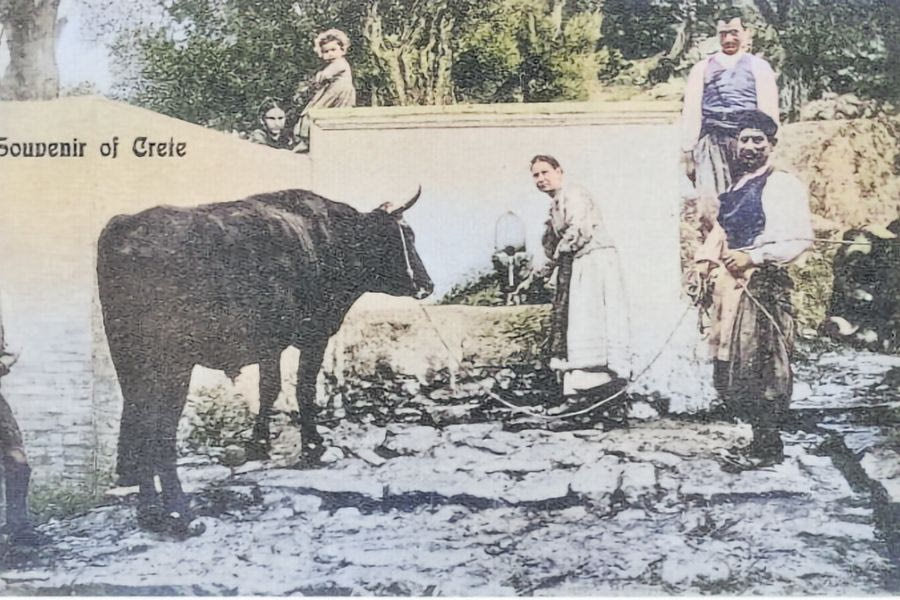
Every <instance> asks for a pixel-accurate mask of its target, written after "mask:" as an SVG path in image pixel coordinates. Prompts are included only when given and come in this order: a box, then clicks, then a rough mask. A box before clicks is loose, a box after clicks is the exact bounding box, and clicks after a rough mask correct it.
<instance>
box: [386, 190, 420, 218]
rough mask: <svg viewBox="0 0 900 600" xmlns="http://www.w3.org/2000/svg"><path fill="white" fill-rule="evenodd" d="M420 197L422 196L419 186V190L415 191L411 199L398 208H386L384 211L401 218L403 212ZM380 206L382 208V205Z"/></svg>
mask: <svg viewBox="0 0 900 600" xmlns="http://www.w3.org/2000/svg"><path fill="white" fill-rule="evenodd" d="M421 195H422V186H421V185H420V186H419V189H417V190H416V194H415V195H414V196H413V197H412V198H410V199H409V200H407V201H406V202H405V203H403V205H402V206H400V207H399V208H394V207H393V206H391V207H390V208H388V209H386V210H387V212H389V213H390V214H392V215H393V216H395V217H401V216H403V213H404V212H406V211H407V210H409V209H410V208H412V205H413V204H415V203H416V202H417V201H418V199H419V196H421ZM388 204H390V203H388ZM382 206H384V205H382Z"/></svg>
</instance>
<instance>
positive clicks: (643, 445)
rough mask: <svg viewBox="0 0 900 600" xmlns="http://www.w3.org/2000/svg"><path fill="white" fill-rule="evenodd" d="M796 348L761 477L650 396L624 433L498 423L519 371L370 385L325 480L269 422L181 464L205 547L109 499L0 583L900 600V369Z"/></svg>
mask: <svg viewBox="0 0 900 600" xmlns="http://www.w3.org/2000/svg"><path fill="white" fill-rule="evenodd" d="M806 353H807V359H806V360H803V361H801V362H800V364H799V368H798V376H797V379H798V380H799V382H800V383H799V384H798V386H797V391H796V394H795V402H794V405H793V408H794V409H795V410H794V415H795V419H794V422H793V423H792V424H791V425H790V426H789V427H788V429H789V431H786V432H785V433H784V434H783V437H784V439H785V442H786V454H787V458H786V460H785V462H784V463H783V464H781V465H779V466H776V467H773V468H769V469H763V470H759V471H748V472H744V473H741V474H729V473H725V472H723V471H722V470H721V469H720V464H721V459H720V458H719V452H720V451H721V450H722V449H724V448H727V447H729V446H731V445H733V444H736V443H746V442H747V441H748V437H749V429H748V428H747V427H746V426H741V425H735V424H731V423H727V422H725V421H720V420H713V419H700V418H696V417H694V418H677V417H674V416H662V417H658V416H654V413H655V412H656V409H658V408H660V406H659V405H651V404H650V403H647V402H636V403H635V404H634V405H633V407H632V409H631V410H632V415H633V417H634V416H640V415H643V416H645V417H648V418H647V419H644V420H640V419H635V418H632V419H631V426H630V427H628V428H622V427H611V426H610V425H609V424H608V423H607V424H606V425H604V423H603V422H599V423H598V422H596V419H594V420H593V422H584V421H582V422H576V423H574V424H573V423H571V422H559V421H553V420H546V419H543V418H532V417H527V416H522V415H521V414H519V415H513V414H512V413H511V412H510V411H508V410H507V409H505V408H503V407H502V405H500V404H497V403H496V402H495V401H494V400H493V398H492V396H493V395H497V394H500V395H501V396H503V392H505V391H509V390H513V391H515V388H516V386H515V385H512V384H511V383H510V382H511V381H512V380H515V379H516V378H518V377H522V376H524V375H523V374H522V373H516V372H515V371H511V373H512V375H510V372H506V373H504V374H502V375H501V374H500V373H493V374H490V375H486V374H484V373H481V374H480V375H483V376H482V377H475V378H473V379H472V380H471V381H458V382H456V385H455V386H453V387H451V386H449V385H446V386H440V385H437V386H432V387H431V388H423V387H422V386H420V385H418V384H416V383H415V382H413V381H389V380H385V381H374V382H371V381H370V382H367V383H368V387H365V388H364V387H356V388H352V389H351V388H350V387H348V388H347V389H345V390H344V391H343V392H342V394H341V396H340V397H341V398H342V401H341V402H340V403H339V405H337V406H334V405H332V406H330V407H329V408H328V410H327V411H326V412H328V413H329V414H330V416H333V417H343V418H340V419H337V418H333V419H331V420H328V421H327V426H325V427H323V434H324V435H325V437H326V439H327V440H328V442H329V444H330V446H331V449H330V450H329V452H328V454H327V455H326V459H327V460H328V461H329V462H328V464H327V465H325V466H324V467H322V468H320V469H316V470H305V471H304V470H295V469H291V468H287V464H288V463H289V462H290V460H291V459H292V458H293V457H294V456H295V452H296V446H297V442H298V440H297V438H296V433H295V432H294V430H293V428H292V427H290V425H288V424H287V423H285V421H286V420H287V419H286V417H283V416H282V417H281V420H282V422H283V423H282V425H283V427H281V431H282V433H281V435H280V436H279V438H278V440H276V443H275V449H274V452H273V454H274V456H273V460H271V461H267V462H265V463H263V462H250V463H246V464H243V465H241V466H239V467H226V466H223V465H222V464H220V460H216V459H215V456H216V455H217V456H219V458H220V459H221V457H222V455H223V453H222V452H221V451H220V452H218V453H216V452H213V453H212V454H213V455H214V456H213V457H212V458H211V457H210V455H209V453H206V454H198V453H194V454H190V455H188V456H186V457H185V458H184V459H183V460H182V464H181V468H180V471H181V473H182V479H183V480H184V482H185V484H186V487H187V488H188V490H189V491H191V492H193V494H194V506H195V508H196V511H197V514H198V515H199V517H198V519H197V521H198V523H201V524H202V525H203V526H205V531H204V532H203V533H202V534H200V535H198V536H195V537H190V538H187V539H183V540H176V539H172V538H169V537H164V536H160V535H156V534H151V533H146V532H143V531H141V530H139V529H137V527H136V526H135V523H134V496H133V494H129V492H130V491H131V490H117V491H116V493H115V494H114V495H110V496H109V501H108V504H107V505H106V506H102V507H99V508H96V509H94V510H91V511H90V512H88V513H86V514H83V515H79V516H76V517H72V518H69V519H66V520H62V521H52V522H50V523H48V524H46V525H44V526H42V531H43V532H44V533H45V534H46V535H48V536H49V537H50V539H51V540H52V544H51V545H48V546H46V547H43V548H40V549H38V550H37V551H34V552H18V551H17V552H12V553H10V555H8V556H7V569H6V570H4V571H3V572H2V573H0V578H2V580H3V581H4V582H5V583H6V589H5V593H8V594H18V593H22V594H61V595H69V594H92V595H105V594H122V595H125V594H241V595H255V594H267V595H286V594H315V595H331V594H341V595H347V594H367V595H372V594H375V595H405V594H414V595H438V594H440V595H513V594H518V595H532V594H533V595H583V594H626V593H627V594H658V593H669V594H676V593H677V594H683V593H690V594H703V593H724V594H743V593H747V594H750V593H752V594H828V595H832V594H833V595H837V594H876V593H886V592H896V591H898V590H900V584H898V581H900V580H898V562H897V557H898V553H897V541H896V539H894V538H893V537H892V532H893V531H894V530H895V529H896V526H895V523H894V522H893V521H892V520H891V519H892V515H896V510H895V509H896V506H897V502H900V493H898V492H900V472H898V471H900V468H898V467H897V465H898V464H900V463H898V461H897V460H896V459H897V454H896V448H897V439H896V433H895V431H896V426H897V420H896V415H897V410H898V406H897V405H898V402H897V397H898V383H900V377H898V376H897V373H898V372H900V358H897V357H887V356H883V355H876V354H869V353H857V352H852V351H848V350H840V349H836V348H834V347H830V346H829V347H823V348H819V349H813V348H808V349H807V350H806ZM504 382H505V383H504ZM531 383H534V382H531ZM513 396H515V394H513ZM364 398H374V399H376V400H377V402H369V403H368V404H367V403H366V401H365V400H364ZM520 400H521V402H523V403H528V402H531V401H533V399H529V398H528V396H527V395H525V394H523V395H520ZM386 407H387V408H386ZM892 511H893V512H892ZM892 523H894V525H892Z"/></svg>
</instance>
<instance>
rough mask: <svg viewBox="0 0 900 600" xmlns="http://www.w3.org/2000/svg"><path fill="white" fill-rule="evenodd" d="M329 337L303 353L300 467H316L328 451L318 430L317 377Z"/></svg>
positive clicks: (299, 376) (299, 389) (299, 392)
mask: <svg viewBox="0 0 900 600" xmlns="http://www.w3.org/2000/svg"><path fill="white" fill-rule="evenodd" d="M327 345H328V338H325V339H316V340H314V341H311V342H309V343H308V344H307V345H305V346H304V347H303V349H301V350H300V366H299V368H298V370H297V405H298V406H299V407H300V435H301V437H302V439H303V447H302V450H301V453H300V464H299V466H300V467H303V468H306V467H314V466H316V465H318V464H319V459H320V458H321V457H322V454H323V453H324V452H325V448H324V446H323V444H322V441H323V440H322V436H321V435H319V432H318V431H317V430H316V422H317V421H318V412H319V407H318V406H316V377H318V375H319V369H320V368H321V367H322V358H323V357H324V356H325V347H326V346H327Z"/></svg>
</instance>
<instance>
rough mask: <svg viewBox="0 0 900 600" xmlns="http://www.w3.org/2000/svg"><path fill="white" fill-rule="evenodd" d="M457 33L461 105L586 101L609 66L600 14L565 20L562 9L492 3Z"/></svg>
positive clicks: (538, 0)
mask: <svg viewBox="0 0 900 600" xmlns="http://www.w3.org/2000/svg"><path fill="white" fill-rule="evenodd" d="M492 4H493V10H491V11H489V12H488V13H487V14H482V15H481V16H480V18H479V19H478V20H476V21H474V22H473V24H472V26H471V27H469V28H467V29H466V30H464V31H463V32H462V35H461V37H460V39H459V45H458V51H457V55H456V58H455V61H454V70H453V75H454V84H455V86H456V91H457V95H458V97H459V98H460V99H462V100H467V101H473V102H486V101H488V102H498V101H499V102H510V101H523V100H524V101H526V102H550V101H555V100H585V99H587V96H588V91H589V87H590V84H591V82H593V81H595V80H596V78H597V73H598V71H599V70H600V69H601V67H604V66H605V65H606V64H607V63H608V62H609V53H608V52H606V51H605V50H604V49H602V48H600V46H599V42H600V26H601V21H602V18H601V15H600V13H599V12H590V11H583V12H576V13H574V14H571V15H565V14H564V13H563V11H562V3H559V2H555V3H553V5H550V4H549V3H548V2H546V1H544V0H506V1H503V2H496V1H495V2H493V3H492Z"/></svg>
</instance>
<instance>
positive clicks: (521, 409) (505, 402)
mask: <svg viewBox="0 0 900 600" xmlns="http://www.w3.org/2000/svg"><path fill="white" fill-rule="evenodd" d="M881 239H882V241H885V242H893V243H900V239H884V238H881ZM798 241H804V242H814V243H821V244H838V245H846V246H857V245H862V244H863V242H859V241H854V240H832V239H827V238H791V239H788V240H778V242H775V241H771V242H763V243H762V244H758V245H755V246H748V247H746V248H741V250H742V251H746V250H753V249H755V248H760V247H762V246H766V245H769V244H774V243H779V242H798ZM742 290H743V292H744V293H746V294H747V297H748V298H750V300H751V301H752V302H753V303H754V304H756V306H757V307H759V309H760V310H761V311H762V312H763V314H764V315H765V316H766V318H768V319H769V321H771V323H772V325H773V326H774V327H775V331H777V332H778V337H779V340H780V341H781V343H782V345H785V346H786V345H787V339H786V338H785V335H784V333H783V332H782V331H781V328H780V327H779V325H778V322H777V321H776V320H775V317H773V316H772V314H771V313H770V312H769V311H768V310H767V309H766V308H765V307H764V306H763V305H762V304H761V303H760V302H759V300H757V299H756V297H754V296H753V294H751V293H750V290H748V289H747V286H746V285H743V286H742ZM419 308H421V309H422V312H423V313H424V314H425V318H426V319H427V320H428V322H429V324H430V325H431V328H432V329H433V330H434V333H435V335H436V336H437V338H438V340H439V341H440V342H441V344H442V345H443V346H444V349H445V350H446V351H447V355H448V356H449V357H450V358H452V359H453V362H454V363H456V366H457V368H461V367H462V365H461V363H460V360H459V359H458V358H456V355H454V354H453V352H452V351H451V350H450V346H449V345H448V344H447V342H446V341H445V340H444V337H443V336H442V335H441V332H440V329H438V327H437V324H436V323H435V322H434V320H433V319H432V318H431V315H430V314H429V313H428V311H427V310H425V307H424V306H423V305H422V304H419ZM692 308H693V306H691V305H688V306H687V307H686V308H685V309H684V311H682V313H681V316H680V317H678V321H677V322H676V323H675V327H674V328H672V331H671V332H669V335H668V336H667V337H666V340H665V341H664V342H663V344H662V346H661V347H660V349H659V350H658V351H657V352H656V354H655V355H654V356H653V358H652V359H650V362H648V363H647V364H646V366H644V368H643V369H641V370H640V371H639V372H638V374H637V375H635V376H634V377H631V378H630V379H629V380H628V383H627V385H625V386H624V387H623V388H622V389H620V390H619V391H617V392H615V393H613V394H611V395H610V396H607V397H606V398H603V399H601V400H598V401H597V402H594V403H593V404H591V405H590V406H587V407H585V408H582V409H579V410H574V411H570V412H566V413H560V414H557V415H546V414H542V413H538V412H535V411H533V410H530V409H529V408H527V407H525V406H520V405H517V404H514V403H512V402H509V401H508V400H505V399H503V398H501V397H500V396H499V395H497V394H496V393H494V392H488V393H487V395H488V397H490V398H491V399H492V400H494V401H496V402H498V403H500V404H502V405H503V406H505V407H507V408H509V409H510V410H512V411H514V412H518V413H522V414H525V415H528V416H530V417H534V418H536V419H542V420H545V421H555V420H559V419H568V418H571V417H577V416H580V415H584V414H587V413H590V412H593V411H595V410H597V409H598V408H600V407H601V406H603V405H605V404H608V403H609V402H612V401H613V400H615V399H616V398H618V397H619V396H621V395H622V394H624V393H625V392H627V391H629V390H630V389H632V387H633V385H634V384H635V383H637V382H638V380H640V378H641V377H643V376H644V375H645V374H646V373H647V371H649V370H650V368H651V367H652V366H653V364H654V363H655V362H656V361H657V360H658V359H659V357H660V356H662V353H663V352H664V351H665V349H666V348H667V347H668V346H669V342H671V341H672V338H673V337H674V335H675V333H676V332H677V331H678V329H679V328H680V327H681V323H682V321H684V317H685V316H686V315H687V314H688V312H690V310H691V309H692Z"/></svg>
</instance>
